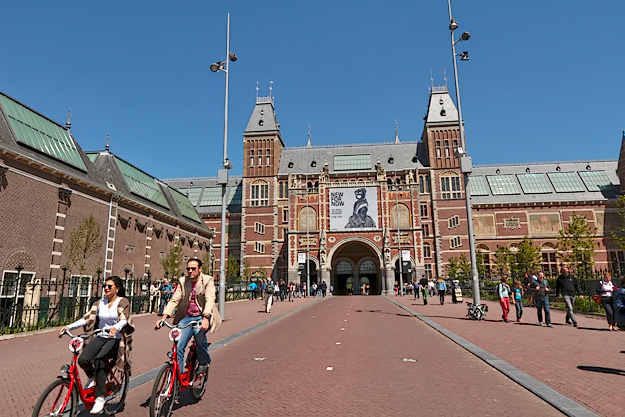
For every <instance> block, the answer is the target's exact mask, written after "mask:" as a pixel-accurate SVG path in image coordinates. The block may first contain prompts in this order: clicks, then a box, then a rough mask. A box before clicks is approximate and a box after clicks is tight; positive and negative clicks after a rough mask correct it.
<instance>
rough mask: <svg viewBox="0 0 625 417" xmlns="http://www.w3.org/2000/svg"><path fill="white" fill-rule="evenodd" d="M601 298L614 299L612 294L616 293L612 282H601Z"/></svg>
mask: <svg viewBox="0 0 625 417" xmlns="http://www.w3.org/2000/svg"><path fill="white" fill-rule="evenodd" d="M601 291H602V292H601V296H602V297H605V298H609V297H612V295H613V294H612V292H613V291H614V284H613V283H612V281H610V282H606V281H603V280H602V281H601Z"/></svg>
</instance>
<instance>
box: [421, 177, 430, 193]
mask: <svg viewBox="0 0 625 417" xmlns="http://www.w3.org/2000/svg"><path fill="white" fill-rule="evenodd" d="M419 192H420V193H421V194H429V193H430V176H429V175H419Z"/></svg>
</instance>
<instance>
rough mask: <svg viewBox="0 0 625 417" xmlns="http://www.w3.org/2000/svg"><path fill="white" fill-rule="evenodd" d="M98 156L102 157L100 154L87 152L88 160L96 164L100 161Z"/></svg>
mask: <svg viewBox="0 0 625 417" xmlns="http://www.w3.org/2000/svg"><path fill="white" fill-rule="evenodd" d="M98 155H100V154H99V153H98V152H87V158H89V160H90V161H91V162H93V163H94V164H95V160H96V159H98Z"/></svg>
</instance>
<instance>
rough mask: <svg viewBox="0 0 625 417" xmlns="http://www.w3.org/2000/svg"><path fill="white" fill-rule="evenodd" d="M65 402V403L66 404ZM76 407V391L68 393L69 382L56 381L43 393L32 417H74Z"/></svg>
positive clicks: (63, 380)
mask: <svg viewBox="0 0 625 417" xmlns="http://www.w3.org/2000/svg"><path fill="white" fill-rule="evenodd" d="M66 400H67V403H66ZM63 404H65V406H64V405H63ZM77 406H78V397H77V396H76V390H72V391H71V392H70V391H69V381H68V380H65V379H57V380H56V381H54V382H53V383H51V384H50V385H48V387H47V388H46V389H45V390H44V391H43V393H42V394H41V397H39V400H38V401H37V404H35V410H34V411H33V417H39V416H63V417H75V416H76V408H77Z"/></svg>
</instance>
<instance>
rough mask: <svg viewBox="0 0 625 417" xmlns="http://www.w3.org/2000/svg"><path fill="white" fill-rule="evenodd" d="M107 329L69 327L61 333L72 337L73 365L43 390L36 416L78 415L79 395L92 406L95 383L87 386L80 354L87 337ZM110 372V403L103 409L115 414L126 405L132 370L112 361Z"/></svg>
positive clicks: (88, 406) (64, 368)
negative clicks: (84, 330) (80, 367)
mask: <svg viewBox="0 0 625 417" xmlns="http://www.w3.org/2000/svg"><path fill="white" fill-rule="evenodd" d="M103 332H104V331H103V330H102V329H98V330H95V331H93V332H91V333H88V334H83V335H80V336H74V335H73V334H71V333H70V332H69V331H68V330H65V331H64V332H63V333H62V334H61V336H62V335H64V334H66V335H68V336H69V337H71V338H72V339H71V340H70V342H69V350H70V352H72V353H73V357H72V363H71V365H68V364H65V365H63V366H62V367H61V375H59V376H58V379H57V380H56V381H54V382H53V383H51V384H50V385H48V387H47V388H46V389H45V390H44V391H43V394H41V397H39V400H38V401H37V404H36V405H35V410H34V411H33V417H39V416H54V417H58V416H68V417H75V416H76V415H77V411H78V401H79V399H80V401H82V402H83V403H84V405H85V408H86V409H87V410H91V408H92V407H93V403H94V401H95V387H91V388H87V389H85V388H83V385H82V383H81V382H80V373H79V372H78V363H77V362H78V355H79V354H80V351H81V350H82V348H83V346H84V344H85V339H87V338H89V337H91V336H94V335H96V336H97V335H98V334H100V333H103ZM61 336H59V337H61ZM106 374H107V378H106V398H105V400H106V404H105V406H104V411H103V412H104V414H106V415H109V416H112V415H113V414H115V413H117V412H119V411H121V410H122V409H123V408H124V400H125V399H126V393H127V392H128V384H129V382H130V371H129V370H124V371H122V370H120V369H119V368H117V367H116V366H115V363H114V361H110V362H107V364H106Z"/></svg>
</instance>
